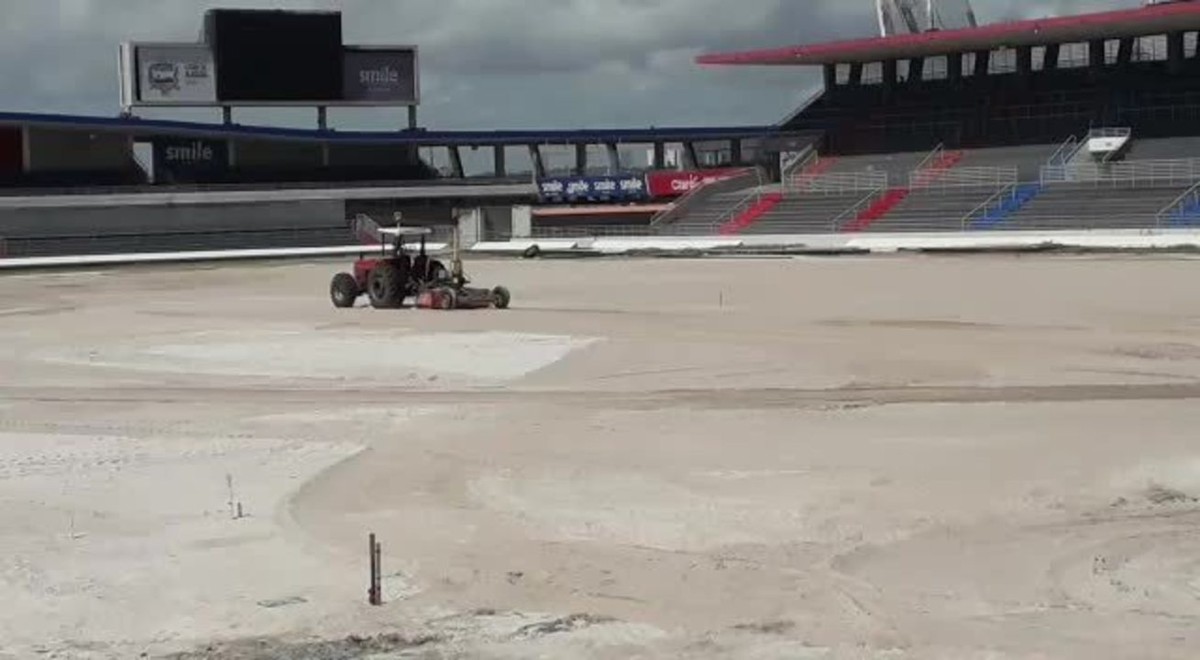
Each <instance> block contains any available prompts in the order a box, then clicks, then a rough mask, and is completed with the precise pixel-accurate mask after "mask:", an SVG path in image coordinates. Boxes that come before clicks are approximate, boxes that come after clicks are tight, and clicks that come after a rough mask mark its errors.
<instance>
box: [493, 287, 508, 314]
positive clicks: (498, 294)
mask: <svg viewBox="0 0 1200 660" xmlns="http://www.w3.org/2000/svg"><path fill="white" fill-rule="evenodd" d="M510 302H512V295H511V294H509V292H508V289H506V288H504V287H502V286H498V287H496V288H494V289H492V304H494V305H495V306H496V309H508V303H510Z"/></svg>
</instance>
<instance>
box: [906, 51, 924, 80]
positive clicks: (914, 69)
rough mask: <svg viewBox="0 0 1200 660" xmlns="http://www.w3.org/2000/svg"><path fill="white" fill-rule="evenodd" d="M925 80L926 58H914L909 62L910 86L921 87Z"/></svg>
mask: <svg viewBox="0 0 1200 660" xmlns="http://www.w3.org/2000/svg"><path fill="white" fill-rule="evenodd" d="M924 79H925V58H924V57H914V58H912V59H911V60H909V61H908V84H909V85H911V86H916V85H920V84H921V81H922V80H924Z"/></svg>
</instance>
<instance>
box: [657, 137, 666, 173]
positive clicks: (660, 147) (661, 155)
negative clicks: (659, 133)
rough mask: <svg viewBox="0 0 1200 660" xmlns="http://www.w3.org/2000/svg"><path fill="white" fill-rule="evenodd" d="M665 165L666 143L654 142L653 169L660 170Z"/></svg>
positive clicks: (664, 167)
mask: <svg viewBox="0 0 1200 660" xmlns="http://www.w3.org/2000/svg"><path fill="white" fill-rule="evenodd" d="M666 167H667V145H665V144H663V143H662V142H655V143H654V169H656V170H662V169H666Z"/></svg>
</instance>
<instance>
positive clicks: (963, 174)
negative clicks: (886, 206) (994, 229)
mask: <svg viewBox="0 0 1200 660" xmlns="http://www.w3.org/2000/svg"><path fill="white" fill-rule="evenodd" d="M1017 177H1018V173H1017V168H1016V167H1015V166H1013V167H956V168H954V169H950V170H943V171H931V170H917V171H914V172H911V173H909V175H908V187H909V188H911V189H913V190H928V189H943V188H969V187H971V188H1003V187H1005V186H1008V185H1012V184H1015V183H1016V182H1017Z"/></svg>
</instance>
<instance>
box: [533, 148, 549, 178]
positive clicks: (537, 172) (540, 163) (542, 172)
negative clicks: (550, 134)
mask: <svg viewBox="0 0 1200 660" xmlns="http://www.w3.org/2000/svg"><path fill="white" fill-rule="evenodd" d="M529 162H531V163H533V174H534V176H535V177H537V178H539V179H544V178H546V161H545V160H544V159H543V158H542V148H541V147H539V146H538V145H536V144H531V145H529Z"/></svg>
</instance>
